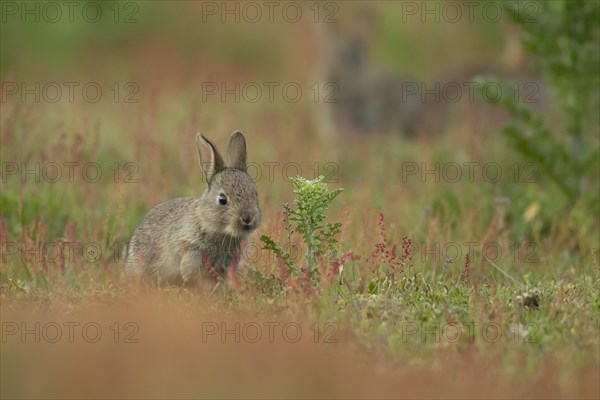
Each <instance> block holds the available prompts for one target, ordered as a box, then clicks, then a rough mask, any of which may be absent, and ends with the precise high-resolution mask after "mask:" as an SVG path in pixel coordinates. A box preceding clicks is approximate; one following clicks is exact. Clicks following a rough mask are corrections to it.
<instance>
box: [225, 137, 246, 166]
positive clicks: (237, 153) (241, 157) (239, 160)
mask: <svg viewBox="0 0 600 400" xmlns="http://www.w3.org/2000/svg"><path fill="white" fill-rule="evenodd" d="M227 166H229V167H230V168H235V169H239V170H240V171H244V172H246V139H245V138H244V135H242V132H239V131H235V132H233V133H232V134H231V137H230V138H229V144H228V145H227Z"/></svg>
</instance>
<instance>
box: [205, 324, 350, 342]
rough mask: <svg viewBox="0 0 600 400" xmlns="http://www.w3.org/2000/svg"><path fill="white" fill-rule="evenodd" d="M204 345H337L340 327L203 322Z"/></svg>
mask: <svg viewBox="0 0 600 400" xmlns="http://www.w3.org/2000/svg"><path fill="white" fill-rule="evenodd" d="M201 331H202V335H201V338H200V341H201V342H202V343H258V342H261V341H263V342H267V343H298V342H300V341H301V340H302V338H303V336H307V339H309V340H310V341H312V342H313V343H326V344H336V343H339V338H338V337H337V333H338V325H337V324H336V323H335V322H324V323H318V322H315V323H313V324H311V325H310V326H308V327H307V326H304V328H303V325H301V324H299V323H298V322H293V321H292V322H279V321H262V322H210V321H207V322H202V324H201Z"/></svg>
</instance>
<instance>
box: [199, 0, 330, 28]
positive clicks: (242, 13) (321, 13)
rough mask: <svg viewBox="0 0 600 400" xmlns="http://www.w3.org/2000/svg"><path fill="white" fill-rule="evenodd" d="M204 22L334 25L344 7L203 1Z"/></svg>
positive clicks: (310, 3) (281, 2) (285, 2)
mask: <svg viewBox="0 0 600 400" xmlns="http://www.w3.org/2000/svg"><path fill="white" fill-rule="evenodd" d="M201 7H202V8H201V17H200V20H201V21H202V23H210V22H219V23H222V24H225V23H250V24H256V23H265V22H266V23H275V22H284V23H290V24H296V23H299V22H302V21H308V22H313V23H325V24H334V23H337V22H338V13H339V11H340V6H339V4H338V3H336V2H333V1H324V2H321V1H312V2H310V1H203V2H201Z"/></svg>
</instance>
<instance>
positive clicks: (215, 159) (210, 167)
mask: <svg viewBox="0 0 600 400" xmlns="http://www.w3.org/2000/svg"><path fill="white" fill-rule="evenodd" d="M196 146H197V147H198V157H199V161H200V167H202V171H204V177H205V178H206V182H210V180H211V179H212V177H213V176H214V175H215V174H216V173H217V172H219V171H222V170H224V169H225V163H224V162H223V159H222V158H221V155H220V154H219V152H218V151H217V149H216V147H215V146H214V145H213V144H212V143H211V142H209V141H208V139H207V138H205V137H204V136H203V135H201V134H200V133H198V134H197V135H196Z"/></svg>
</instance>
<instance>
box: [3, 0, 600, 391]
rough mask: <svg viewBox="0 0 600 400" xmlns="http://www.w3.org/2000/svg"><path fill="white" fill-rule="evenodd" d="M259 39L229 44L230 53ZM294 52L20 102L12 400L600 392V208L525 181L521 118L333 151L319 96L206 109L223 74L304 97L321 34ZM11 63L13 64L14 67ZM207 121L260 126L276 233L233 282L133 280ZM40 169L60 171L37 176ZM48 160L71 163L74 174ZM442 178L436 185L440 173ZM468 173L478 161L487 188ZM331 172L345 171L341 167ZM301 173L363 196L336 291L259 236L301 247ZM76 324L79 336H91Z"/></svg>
mask: <svg viewBox="0 0 600 400" xmlns="http://www.w3.org/2000/svg"><path fill="white" fill-rule="evenodd" d="M182 7H183V6H182ZM189 7H191V6H189ZM153 18H154V17H153ZM187 18H191V17H187ZM186 21H187V20H186ZM144 26H145V25H143V24H142V26H141V27H137V26H136V29H141V28H143V27H144ZM161 26H162V25H161ZM276 28H277V27H276V26H275V27H269V26H262V25H261V26H260V28H258V29H259V30H260V32H261V35H262V34H264V32H273V29H276ZM4 29H7V28H4ZM13 29H17V28H13ZM18 29H24V28H22V27H20V28H18ZM161 29H163V28H161ZM201 29H203V30H208V31H211V30H212V29H215V28H214V27H212V26H202V28H201ZM246 29H249V28H248V27H247V26H245V25H243V24H242V25H240V26H239V27H236V28H235V29H234V31H232V32H229V31H228V33H227V36H226V38H225V39H226V41H233V42H236V40H235V38H236V37H237V36H236V35H241V36H243V35H245V34H246V31H245V30H246ZM407 29H418V28H407ZM423 29H424V28H423ZM486 29H487V28H486ZM17 31H18V30H15V32H17ZM240 31H241V33H240ZM117 33H118V32H117ZM390 34H391V33H390ZM5 36H6V35H4V34H3V38H4V37H5ZM225 39H224V40H225ZM248 40H250V39H248ZM277 40H278V41H282V42H284V41H287V42H286V43H292V44H293V46H289V49H287V50H286V48H287V47H286V46H277V49H278V50H277V51H279V52H281V53H277V55H270V58H269V60H271V61H273V60H278V59H280V60H281V61H280V63H281V64H280V65H279V64H270V65H269V67H268V68H267V69H263V66H261V65H258V64H260V62H259V61H260V60H255V61H254V62H255V63H256V65H254V64H252V65H251V66H250V67H248V69H247V70H245V71H241V72H240V71H239V67H236V66H234V65H230V64H228V62H227V61H226V60H228V59H229V58H231V57H233V56H232V55H231V54H230V52H232V51H233V50H231V48H229V50H227V51H224V54H220V55H219V54H218V51H219V49H218V48H216V47H217V46H213V45H211V46H210V51H209V53H210V52H216V53H217V54H216V55H215V58H214V59H211V61H208V62H207V65H206V66H198V68H197V70H195V69H194V68H193V66H191V65H188V64H186V62H185V61H184V58H183V57H181V55H179V56H178V54H179V53H174V57H172V58H171V59H168V60H163V61H162V62H163V63H164V64H162V66H161V68H163V67H166V68H167V69H166V70H167V71H170V73H167V74H166V76H165V75H164V74H163V72H161V71H163V69H161V68H150V67H148V63H147V62H146V61H147V60H148V58H147V57H149V56H148V54H147V53H146V52H145V51H144V50H139V49H137V48H134V47H135V46H132V47H131V52H132V53H131V55H129V56H127V57H126V58H125V59H124V60H125V61H124V60H121V61H120V63H125V64H126V65H127V66H128V68H129V69H125V70H124V72H122V73H123V74H124V76H126V77H127V78H125V79H124V80H125V81H135V82H136V83H137V84H138V85H139V87H140V92H139V94H138V95H137V98H138V99H139V102H137V103H122V102H119V103H114V102H112V101H110V100H108V98H106V97H105V98H103V100H102V101H100V102H98V103H93V104H92V103H89V102H85V101H81V100H79V101H75V102H74V103H69V102H65V101H61V102H58V103H48V102H39V103H36V102H31V101H25V102H22V101H19V98H18V97H11V98H10V99H9V100H8V101H6V102H3V103H2V104H1V111H2V112H1V114H0V126H1V135H0V139H1V144H2V146H1V149H0V156H1V159H2V168H3V169H2V186H1V188H2V190H1V193H0V243H1V244H2V247H1V250H2V254H1V262H0V310H1V320H2V343H1V346H2V351H1V352H0V362H1V364H0V366H1V371H0V377H1V380H2V384H1V385H0V387H1V389H0V394H1V396H2V398H39V397H60V398H98V397H104V398H106V397H151V398H158V397H208V398H215V397H221V398H223V397H260V398H263V397H270V398H281V397H287V398H298V397H302V398H314V397H321V398H322V397H337V398H349V397H352V398H363V397H366V398H397V397H426V398H431V397H449V398H457V397H459V398H482V397H485V398H499V397H519V398H523V397H528V398H539V397H553V398H556V397H564V398H576V397H577V398H591V397H597V396H598V395H599V393H600V387H599V385H598V381H597V377H598V373H599V371H600V356H599V348H600V336H599V335H600V293H599V287H600V264H599V262H598V257H599V254H598V248H599V245H598V244H599V242H600V229H599V227H600V223H599V222H600V221H599V220H598V215H594V213H593V211H590V210H594V209H595V206H594V205H590V204H586V203H585V202H584V201H578V202H576V203H573V204H567V202H566V201H565V200H564V199H563V198H562V197H561V195H560V192H559V189H558V188H557V187H555V186H554V185H553V184H552V182H548V181H546V180H544V179H543V176H541V177H540V179H533V180H532V181H531V182H529V181H527V180H526V179H525V178H524V177H525V176H528V175H527V174H528V173H529V172H530V169H529V168H530V166H527V165H525V163H523V162H522V161H521V160H519V159H518V158H516V156H515V155H514V152H512V151H511V149H509V148H508V147H507V144H506V142H505V141H504V140H503V138H502V137H501V136H500V135H499V134H498V131H499V127H500V124H499V123H498V122H497V121H488V122H487V123H485V124H483V125H482V124H481V121H477V120H475V118H474V117H472V116H471V115H470V113H469V110H468V109H466V111H465V113H464V115H463V114H460V115H462V116H461V117H460V118H458V117H457V119H456V120H454V122H453V123H451V124H448V125H447V126H446V127H445V131H444V134H443V135H439V136H433V135H432V136H422V137H419V138H416V139H414V140H411V139H408V138H403V137H401V136H374V137H352V136H349V137H342V138H340V139H336V140H333V141H326V140H323V139H322V138H320V137H319V136H318V135H317V133H316V131H317V129H316V126H315V121H314V117H313V114H314V109H315V106H316V107H318V106H320V105H318V104H317V105H315V104H314V103H312V102H311V101H310V99H309V98H308V97H303V98H302V100H301V101H300V102H298V103H289V102H286V101H284V100H282V98H281V97H279V98H278V99H277V101H275V102H274V103H268V102H258V103H250V102H244V101H241V102H239V103H235V102H224V103H223V102H220V101H218V100H215V99H214V98H213V99H212V100H210V101H207V102H202V101H201V100H200V99H199V94H198V88H199V87H201V84H202V82H204V81H207V80H213V81H217V82H218V81H221V80H222V81H227V82H230V81H241V82H245V81H252V78H251V77H252V76H253V70H252V68H256V69H257V70H261V71H267V72H265V74H267V75H269V74H270V73H271V72H272V74H273V75H272V76H271V75H269V76H268V78H269V79H265V80H277V81H281V82H286V81H297V82H305V81H306V76H308V75H309V71H307V69H306V67H303V66H302V63H299V62H298V60H299V59H302V58H306V59H310V57H311V56H312V53H311V46H310V43H311V42H310V38H306V37H304V36H303V34H302V31H301V29H300V28H290V29H289V30H285V31H281V38H278V39H277ZM427 40H428V41H431V40H435V39H432V38H428V39H427ZM251 41H252V40H251ZM148 43H149V44H148V46H149V47H150V48H152V49H154V50H155V51H160V50H161V49H162V44H161V43H158V42H151V41H148ZM238 43H239V42H238ZM278 43H279V42H278ZM121 46H122V48H123V49H125V50H127V49H128V47H127V46H126V45H125V44H123V45H121ZM152 46H155V47H152ZM181 46H182V47H183V48H185V46H186V43H185V41H184V40H182V43H181ZM279 47H281V48H279ZM385 47H386V46H383V47H382V48H385ZM120 48H121V47H119V49H120ZM119 49H115V51H116V52H118V51H121V50H119ZM292 49H299V50H297V51H296V50H292ZM102 51H104V50H102ZM102 51H99V53H102ZM464 51H465V52H466V53H468V49H466V50H464ZM89 52H90V54H91V56H92V57H98V55H97V54H96V55H94V53H93V52H92V51H89ZM169 54H172V53H169ZM61 57H62V56H61ZM240 57H249V56H248V55H247V54H245V53H243V54H241V55H240ZM209 58H210V57H209ZM234 58H235V57H234ZM214 60H218V61H214ZM157 62H158V61H157ZM453 62H455V61H453ZM190 63H193V62H191V61H190ZM212 63H215V65H212ZM219 63H222V64H223V71H221V72H220V70H219V68H218V67H219ZM51 65H57V64H55V63H54V62H53V63H51ZM194 65H195V64H194ZM195 66H197V65H195ZM8 67H10V66H8ZM8 67H7V64H6V60H5V61H3V64H2V68H3V76H6V75H5V72H6V68H8ZM18 67H19V66H18V65H14V66H13V68H15V70H17V71H23V72H22V74H23V75H22V76H20V77H18V78H17V79H19V80H25V81H27V82H31V80H28V79H29V78H28V76H36V74H35V73H31V75H28V72H27V71H28V70H30V69H32V68H33V66H32V65H30V64H28V65H27V68H25V67H24V69H23V70H19V69H18ZM75 67H77V65H75ZM265 68H266V67H265ZM435 68H438V66H436V67H432V70H431V71H424V75H427V74H429V73H431V74H433V73H434V72H435ZM9 69H10V68H9ZM128 71H138V72H139V71H144V73H143V74H142V73H140V74H139V75H138V74H135V73H133V74H129V72H128ZM99 74H100V76H94V73H93V69H90V68H87V67H86V66H85V65H83V66H79V69H76V73H74V75H75V76H76V78H77V79H79V80H81V81H88V80H95V81H98V82H100V83H101V84H104V82H112V81H111V79H110V78H111V77H112V76H115V75H113V71H108V72H104V75H102V74H103V73H102V72H101V73H99ZM71 76H72V75H70V74H69V73H65V77H62V76H61V75H60V74H59V73H56V74H55V75H53V77H56V79H57V80H58V79H62V80H69V79H73V78H70V77H71ZM160 77H162V78H160ZM249 77H250V78H249ZM67 78H69V79H67ZM159 78H160V79H159ZM31 79H37V78H31ZM304 86H308V85H304ZM304 86H303V87H304ZM198 129H201V130H202V132H203V133H204V134H205V135H207V136H208V137H209V138H211V139H213V140H214V141H215V142H216V143H217V144H218V145H220V146H221V147H222V146H223V144H224V143H225V140H226V138H227V137H228V135H229V133H230V132H231V131H233V130H236V129H240V130H242V131H243V132H244V134H245V135H246V138H247V140H248V148H249V150H248V151H249V161H251V162H254V163H256V165H258V166H260V167H261V170H260V172H261V175H260V178H258V179H257V182H256V183H257V186H258V190H259V196H260V201H261V207H262V210H263V222H262V226H261V228H260V229H259V232H257V233H255V234H253V236H252V237H251V238H250V240H249V241H248V244H247V247H246V254H245V257H244V262H243V265H242V267H241V268H240V272H241V275H239V276H236V277H234V278H233V279H230V280H229V281H228V283H227V284H225V283H220V284H219V285H218V286H217V287H215V285H208V286H209V287H208V290H207V291H205V292H197V291H193V290H192V291H188V290H179V289H178V288H162V289H152V290H146V289H141V288H138V287H133V286H132V285H131V284H130V282H128V281H127V279H126V277H125V276H124V273H123V266H122V263H121V262H120V258H119V255H120V254H121V252H122V249H123V245H124V244H125V243H126V242H127V240H128V238H129V237H130V235H131V233H132V232H133V229H135V227H136V225H137V224H138V223H139V221H140V220H141V218H142V217H143V215H144V214H145V213H146V212H147V210H148V209H149V208H150V207H152V206H153V205H155V204H157V203H159V202H161V201H164V200H166V199H169V198H172V197H177V196H187V195H197V194H200V193H201V192H202V190H203V185H204V184H203V182H202V173H201V170H200V168H199V167H198V165H197V160H196V155H195V153H194V149H193V146H192V144H193V139H194V137H195V133H196V131H197V130H198ZM7 163H16V164H15V165H16V167H17V168H19V170H18V172H16V173H14V174H12V175H11V173H10V171H9V169H7V168H12V167H14V166H15V165H13V164H10V165H11V166H10V167H9V166H8V164H7ZM35 163H39V165H40V167H39V172H38V171H37V170H34V172H32V173H29V174H25V175H22V170H23V166H25V167H26V168H28V169H32V168H36V167H35ZM49 163H57V164H58V165H59V166H61V171H62V176H61V178H60V179H58V180H57V181H56V182H51V181H50V180H52V176H53V175H52V170H51V167H49V166H48V165H49ZM64 163H79V164H70V165H74V167H73V168H74V169H73V177H72V179H70V177H69V175H68V172H69V171H68V167H67V166H65V164H64ZM90 163H96V164H95V165H96V167H97V168H99V170H100V171H101V172H102V176H101V177H99V178H98V180H97V181H95V177H94V176H93V175H92V171H93V168H94V166H92V167H88V170H87V171H84V168H83V167H84V166H86V165H89V164H90ZM130 163H131V164H130ZM291 163H295V164H291ZM315 163H318V165H319V168H315ZM327 163H333V164H327ZM436 163H439V166H440V167H439V169H438V171H439V176H437V175H436V174H435V173H431V172H430V173H427V171H424V170H425V169H428V170H432V169H434V168H435V165H436ZM450 163H456V164H457V165H459V166H460V167H462V173H463V175H462V177H461V178H460V179H457V180H453V179H451V177H452V176H453V175H450V174H451V172H452V171H450V170H449V169H448V170H446V171H445V173H444V172H441V171H442V168H443V167H444V166H448V165H449V164H450ZM464 163H478V164H470V165H472V166H473V168H474V169H473V178H472V179H470V178H469V175H468V167H467V166H465V164H464ZM491 163H496V164H495V165H497V166H499V168H500V170H501V172H502V176H501V177H500V178H499V179H498V180H497V181H495V182H492V181H493V180H495V179H490V176H492V175H491V173H492V170H491V169H490V170H489V171H484V169H483V166H485V165H491ZM269 165H271V166H273V167H271V168H272V172H273V174H272V175H270V174H269ZM326 165H328V166H332V165H333V166H335V167H334V168H333V169H331V170H327V171H325V172H323V169H324V168H325V166H326ZM415 166H416V167H417V168H418V170H417V172H416V173H414V174H413V173H412V171H413V169H408V168H413V167H415ZM44 167H46V169H45V170H44ZM316 169H318V171H317V170H316ZM517 171H518V172H519V174H518V176H517V175H516V172H517ZM487 172H489V173H490V175H489V176H488V175H485V174H486V173H487ZM297 173H298V174H300V175H303V176H304V177H306V178H309V179H312V178H315V177H316V176H317V175H328V173H332V174H331V175H330V177H331V178H332V181H331V182H330V183H328V185H329V187H330V189H332V190H333V189H336V188H343V189H344V191H343V192H342V193H341V194H340V195H339V196H338V197H337V198H336V199H335V200H334V201H333V202H332V203H331V205H330V207H329V209H328V210H327V219H326V222H333V221H340V222H341V223H342V230H341V232H340V233H339V235H338V236H337V239H338V243H337V245H336V246H337V247H338V249H339V255H340V258H339V259H338V260H337V264H335V263H329V262H327V261H326V260H320V261H319V268H320V270H321V274H322V275H321V276H322V279H321V280H320V281H319V283H318V284H317V286H316V287H315V286H313V285H312V284H311V283H309V282H310V280H309V279H308V280H307V279H306V277H304V276H296V275H293V274H289V273H287V271H286V270H287V269H286V268H282V265H281V263H280V262H278V260H277V258H276V257H274V256H273V254H272V253H271V252H270V251H267V250H263V249H262V247H263V244H262V242H261V241H260V239H259V238H260V235H263V234H265V235H269V236H270V237H272V238H274V239H275V240H277V241H278V242H279V243H286V242H287V240H288V237H287V232H286V230H285V222H284V221H283V213H282V211H283V209H282V204H283V203H289V204H292V203H293V200H294V197H293V196H294V195H293V193H292V190H293V186H292V184H291V183H290V182H289V179H287V177H288V176H290V175H291V176H293V175H296V174H297ZM422 173H425V174H424V175H422ZM49 177H50V179H48V178H49ZM449 177H450V178H449ZM36 178H38V179H36ZM597 189H598V187H597V184H596V186H595V187H590V188H587V190H596V192H597ZM57 249H62V251H58V252H57ZM498 251H500V253H498ZM467 254H468V261H467ZM300 256H301V257H302V256H303V255H300ZM340 270H341V272H340ZM36 323H39V328H36V325H35V324H36ZM69 323H75V324H77V325H71V326H73V328H72V329H73V335H74V336H73V340H72V341H71V340H70V336H69V328H68V327H69V325H68V324H69ZM128 323H129V325H127V324H128ZM54 324H57V325H58V326H59V327H60V332H61V333H62V336H61V337H60V339H59V340H57V341H56V342H52V339H54V338H55V334H54V332H55V331H56V326H55V325H54ZM65 324H67V325H65ZM86 324H91V325H86ZM94 324H96V325H94ZM236 324H238V325H236ZM286 324H290V325H288V330H287V331H285V332H284V329H283V327H284V326H286ZM98 326H99V327H100V329H101V334H100V337H99V338H98V340H97V341H96V342H94V340H95V339H96V337H95V335H94V334H95V332H96V328H97V327H98ZM238 326H239V328H238ZM257 326H258V327H259V328H260V332H261V335H260V337H259V339H258V340H257V341H256V343H254V342H253V339H254V338H255V335H253V334H254V332H256V329H257ZM84 327H87V328H86V329H87V330H86V329H84ZM215 327H216V329H217V332H215V333H214V334H213V333H212V332H213V331H212V330H211V329H215ZM269 327H272V329H273V331H272V332H273V340H271V339H270V336H269V332H270V331H269V329H271V328H269ZM298 327H299V328H300V329H301V335H300V337H299V338H298V341H297V342H294V340H295V338H294V336H293V334H294V332H297V331H298ZM15 329H16V331H14V330H15ZM27 330H29V331H27ZM13 331H14V332H13ZM27 332H29V333H27ZM32 332H33V333H32ZM36 332H37V335H38V336H39V338H38V337H36ZM227 332H229V333H227ZM23 335H24V336H23ZM222 335H225V336H222ZM236 335H237V336H236ZM236 339H239V340H236ZM131 340H137V342H131Z"/></svg>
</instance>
